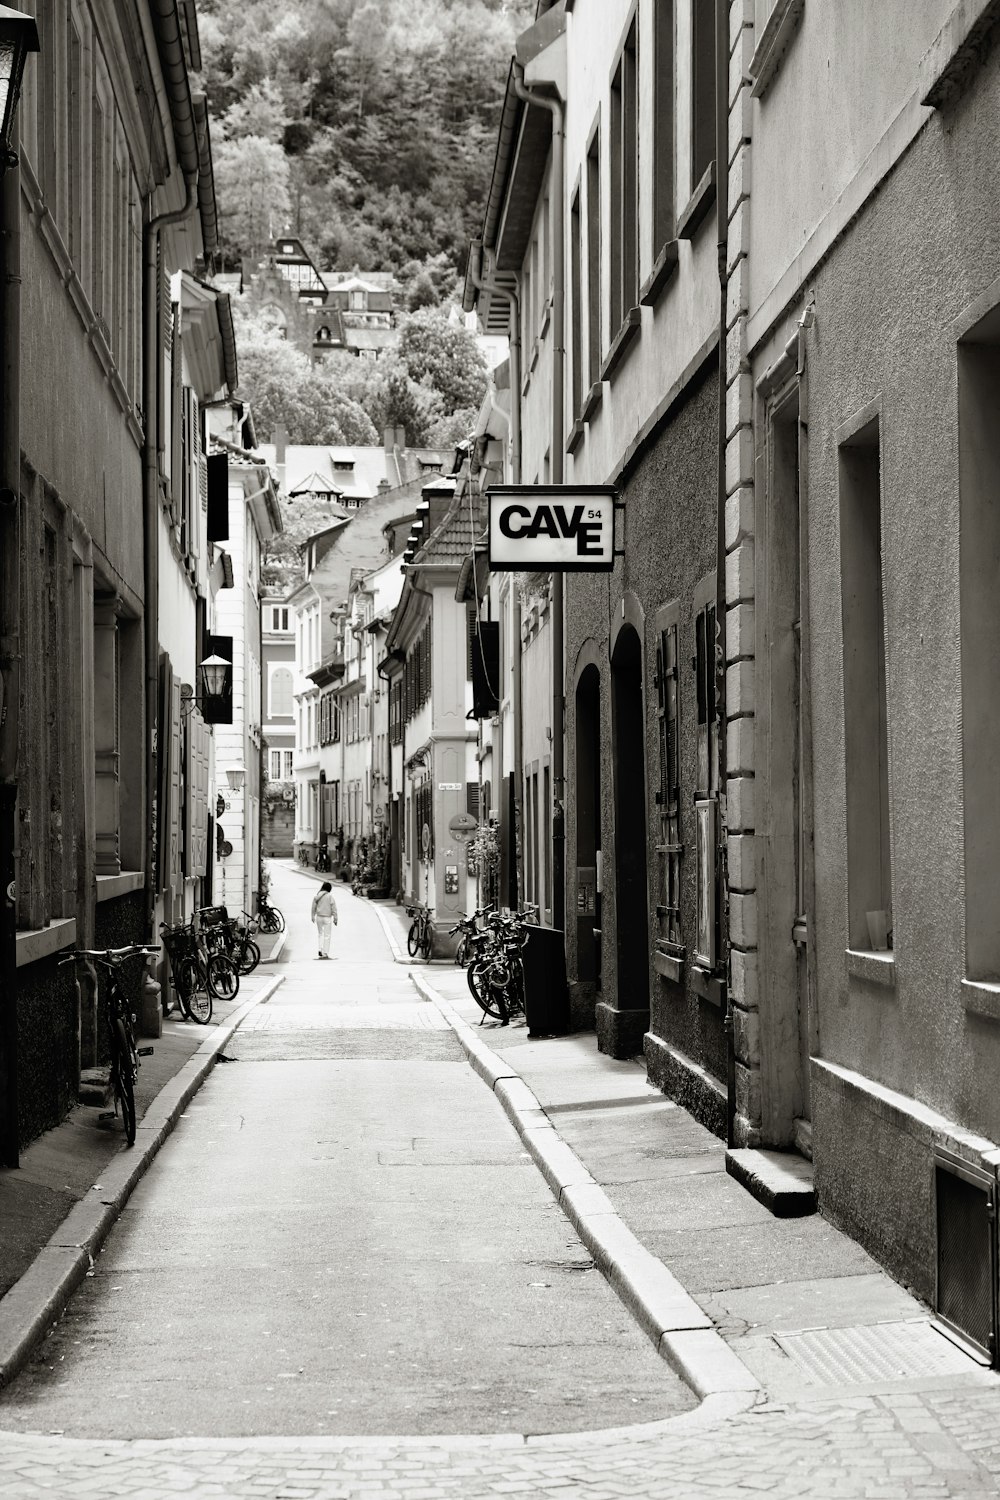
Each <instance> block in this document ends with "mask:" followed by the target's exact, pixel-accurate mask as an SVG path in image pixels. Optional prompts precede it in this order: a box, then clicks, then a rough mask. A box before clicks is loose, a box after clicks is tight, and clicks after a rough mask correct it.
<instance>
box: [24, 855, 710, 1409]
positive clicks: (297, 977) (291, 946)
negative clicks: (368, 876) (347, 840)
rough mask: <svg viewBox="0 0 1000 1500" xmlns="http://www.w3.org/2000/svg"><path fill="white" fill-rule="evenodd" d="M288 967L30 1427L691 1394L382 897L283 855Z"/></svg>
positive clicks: (220, 1069)
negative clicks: (313, 919) (392, 936)
mask: <svg viewBox="0 0 1000 1500" xmlns="http://www.w3.org/2000/svg"><path fill="white" fill-rule="evenodd" d="M281 881H282V883H281V884H280V885H278V886H277V900H278V902H279V904H280V905H281V907H282V908H283V909H284V910H285V912H286V914H287V919H288V935H287V940H286V945H285V949H284V962H282V964H281V965H280V968H281V971H282V972H283V973H284V976H285V977H284V983H283V984H282V986H281V987H280V988H279V989H278V991H277V992H276V993H275V994H274V996H273V998H272V999H271V1000H269V1001H268V1002H267V1003H266V1004H264V1005H261V1006H259V1007H258V1008H256V1009H255V1010H253V1011H251V1013H250V1014H249V1015H248V1016H247V1018H246V1019H245V1020H244V1022H243V1024H242V1025H241V1027H240V1029H239V1031H238V1032H237V1033H236V1034H235V1036H234V1038H233V1040H232V1042H231V1043H230V1044H229V1047H228V1051H227V1053H226V1055H227V1056H229V1057H232V1058H233V1059H235V1060H238V1061H234V1062H233V1063H232V1064H231V1065H229V1066H225V1065H222V1064H220V1065H218V1066H217V1067H216V1068H215V1070H214V1071H213V1072H212V1074H211V1075H210V1076H209V1079H208V1081H207V1082H206V1084H205V1085H204V1087H203V1088H202V1089H201V1090H200V1092H199V1093H198V1094H197V1095H196V1096H195V1098H194V1100H193V1101H192V1102H191V1104H190V1105H189V1106H188V1108H187V1111H186V1114H185V1117H184V1118H183V1120H182V1122H181V1123H180V1124H179V1126H178V1128H177V1130H176V1132H175V1133H174V1135H173V1136H172V1137H171V1139H170V1141H169V1142H168V1143H167V1145H166V1146H165V1147H164V1149H163V1151H162V1152H161V1153H160V1155H159V1156H158V1157H157V1159H156V1161H155V1162H154V1164H153V1166H152V1168H151V1170H150V1172H149V1174H148V1175H147V1176H146V1178H145V1179H144V1180H143V1182H142V1183H141V1184H140V1186H139V1188H138V1190H137V1191H136V1193H135V1195H134V1197H133V1198H132V1200H131V1202H130V1203H129V1205H128V1208H127V1209H126V1212H125V1214H124V1216H123V1218H122V1220H121V1222H120V1224H119V1225H118V1227H117V1228H116V1230H115V1231H114V1232H113V1234H112V1236H111V1238H110V1239H109V1241H108V1244H107V1246H106V1248H105V1250H104V1253H103V1254H102V1255H101V1257H100V1259H99V1261H98V1264H97V1267H96V1274H95V1275H94V1277H93V1278H92V1279H91V1280H89V1281H88V1282H87V1283H86V1284H85V1287H84V1288H83V1289H81V1292H80V1293H79V1294H78V1295H77V1297H76V1298H75V1300H74V1302H73V1303H72V1305H71V1307H70V1310H69V1312H68V1314H67V1316H66V1317H65V1318H64V1320H63V1322H62V1323H61V1325H60V1326H59V1328H58V1329H57V1331H56V1332H55V1333H54V1334H53V1336H52V1337H51V1338H50V1339H49V1340H48V1342H47V1344H46V1345H45V1347H44V1349H43V1350H42V1352H41V1355H40V1357H39V1359H38V1360H37V1361H36V1362H35V1364H34V1365H33V1366H32V1367H31V1369H30V1370H29V1371H27V1372H26V1373H25V1374H24V1375H23V1376H22V1378H21V1379H20V1380H19V1381H18V1382H17V1383H16V1384H15V1386H14V1388H13V1389H12V1390H11V1391H10V1393H9V1394H8V1395H7V1396H6V1398H5V1400H4V1401H3V1403H2V1406H0V1413H2V1420H3V1424H4V1425H5V1426H6V1427H8V1428H11V1427H19V1428H37V1427H39V1426H40V1425H41V1426H43V1427H44V1428H45V1429H47V1430H51V1429H58V1430H60V1431H61V1432H64V1433H66V1434H68V1435H73V1436H83V1435H91V1434H93V1433H95V1432H102V1433H106V1434H107V1435H108V1436H110V1437H129V1438H136V1437H152V1436H155V1437H171V1436H180V1435H191V1436H201V1437H208V1436H230V1435H251V1434H270V1435H285V1434H306V1433H308V1434H323V1433H363V1434H392V1433H412V1434H439V1433H449V1432H456V1433H489V1432H539V1431H542V1432H544V1431H561V1430H574V1429H577V1428H588V1427H599V1426H612V1425H617V1424H619V1423H628V1422H633V1421H637V1420H639V1421H645V1420H650V1419H653V1418H660V1417H664V1416H667V1415H669V1414H671V1413H676V1412H681V1411H684V1410H687V1409H689V1408H691V1407H692V1406H693V1405H694V1404H695V1403H694V1398H693V1396H692V1394H691V1393H690V1392H689V1391H688V1390H687V1388H686V1387H685V1386H684V1385H683V1384H682V1383H681V1382H680V1381H679V1380H678V1379H677V1378H676V1377H675V1376H673V1375H672V1373H671V1372H670V1370H669V1369H668V1368H667V1367H666V1366H665V1365H664V1364H663V1362H662V1361H661V1360H659V1359H658V1358H657V1356H656V1353H655V1350H654V1349H653V1348H652V1346H651V1345H650V1344H649V1342H648V1341H647V1340H646V1339H645V1338H644V1337H643V1335H642V1333H641V1332H640V1331H639V1330H638V1329H637V1328H636V1326H635V1325H634V1323H633V1321H632V1319H631V1318H630V1317H629V1315H628V1314H627V1312H626V1311H625V1309H624V1308H623V1307H622V1305H621V1303H620V1302H619V1300H618V1298H617V1297H616V1296H615V1294H614V1293H613V1292H612V1291H611V1289H610V1288H609V1287H608V1285H607V1283H606V1282H605V1281H604V1279H603V1277H602V1276H601V1275H600V1273H599V1272H598V1271H596V1270H595V1269H594V1268H593V1263H592V1261H591V1259H590V1257H589V1255H588V1253H587V1252H586V1250H585V1249H584V1248H583V1246H582V1245H581V1244H580V1243H579V1241H578V1240H577V1239H576V1237H575V1236H574V1234H573V1232H572V1230H571V1228H570V1226H569V1225H568V1223H567V1221H566V1219H565V1218H564V1216H563V1214H562V1212H561V1211H560V1209H559V1208H558V1207H557V1205H556V1204H555V1202H554V1201H553V1199H552V1196H551V1194H550V1192H549V1190H548V1188H547V1187H546V1185H545V1182H544V1181H543V1179H542V1177H541V1176H540V1174H539V1173H538V1171H537V1168H536V1167H535V1166H534V1164H533V1163H532V1162H531V1161H530V1159H529V1158H528V1156H527V1153H526V1152H525V1151H524V1150H523V1147H522V1146H521V1143H520V1141H519V1140H518V1138H517V1136H516V1134H515V1132H514V1131H513V1129H512V1128H511V1126H510V1124H509V1122H508V1121H507V1119H506V1118H505V1116H504V1114H503V1111H502V1109H501V1107H500V1105H499V1103H498V1102H497V1101H496V1100H495V1099H494V1098H492V1097H491V1095H490V1094H489V1092H488V1090H487V1089H486V1088H485V1087H484V1086H483V1084H482V1081H481V1080H480V1079H479V1078H478V1077H477V1075H476V1074H475V1073H474V1072H473V1071H472V1070H471V1069H470V1068H469V1067H468V1065H467V1063H466V1061H465V1057H464V1054H463V1053H462V1051H461V1048H460V1047H459V1045H458V1043H457V1041H456V1039H455V1037H454V1034H453V1033H452V1031H451V1029H450V1028H449V1027H448V1025H447V1023H446V1022H445V1020H444V1018H443V1017H442V1016H441V1014H440V1012H439V1011H438V1010H437V1009H436V1008H435V1007H434V1006H433V1005H430V1004H428V1003H427V1002H426V1001H424V1000H422V999H421V998H420V996H419V995H418V994H417V992H416V990H415V989H414V986H413V984H412V982H411V980H410V978H409V975H408V972H407V969H406V968H405V967H402V966H400V965H397V964H396V963H395V962H394V961H393V958H392V954H391V952H390V949H389V945H388V943H387V941H386V937H385V935H384V933H383V931H382V927H381V926H380V924H379V922H378V920H377V917H376V914H375V911H374V909H373V907H372V906H371V905H369V904H368V903H367V902H364V901H360V900H356V899H355V898H354V897H352V896H351V893H350V890H349V888H345V887H343V886H339V885H338V890H337V893H336V894H337V899H338V902H339V906H340V912H341V921H340V925H339V927H338V928H337V929H336V930H335V938H334V954H335V958H334V959H333V960H332V961H330V962H322V963H321V962H320V961H319V960H318V958H317V956H316V952H315V951H314V945H315V928H314V927H313V926H312V924H311V923H310V921H309V905H310V901H311V898H312V895H313V892H314V891H315V890H316V888H317V885H316V882H315V881H314V880H312V879H309V878H308V877H305V876H302V875H298V874H296V873H284V872H283V873H282V876H281Z"/></svg>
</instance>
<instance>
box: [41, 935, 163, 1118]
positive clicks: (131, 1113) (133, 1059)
mask: <svg viewBox="0 0 1000 1500" xmlns="http://www.w3.org/2000/svg"><path fill="white" fill-rule="evenodd" d="M159 951H160V950H159V948H154V947H150V946H148V945H147V944H145V943H129V944H128V946H127V947H125V948H103V949H102V948H73V949H71V950H70V951H69V952H68V953H67V954H65V956H64V957H62V958H60V959H59V964H60V967H61V966H62V965H63V964H76V963H80V962H81V961H82V962H85V963H92V964H93V965H94V966H95V967H96V968H98V969H101V970H103V971H104V973H105V974H106V975H107V977H108V981H109V984H108V1009H107V1016H108V1043H109V1046H110V1048H111V1067H110V1075H109V1077H110V1083H111V1089H112V1092H113V1094H114V1100H115V1109H114V1118H115V1119H117V1118H118V1111H119V1106H120V1107H121V1119H122V1124H123V1125H124V1127H125V1139H126V1141H127V1142H128V1144H129V1145H130V1146H134V1145H135V1129H136V1113H135V1085H136V1079H137V1077H138V1073H139V1066H140V1063H139V1059H140V1058H141V1057H151V1056H152V1053H153V1049H152V1047H137V1046H136V1044H135V1030H134V1027H135V1023H136V1014H135V1012H134V1011H133V1010H132V1008H131V1006H130V1005H128V1004H126V998H125V996H124V995H123V994H122V990H121V970H122V967H123V965H124V964H125V963H126V962H127V961H128V960H129V959H130V958H138V957H139V956H140V955H141V956H142V958H143V959H146V958H149V957H150V956H151V955H153V954H156V953H159ZM101 1118H111V1116H102V1117H101Z"/></svg>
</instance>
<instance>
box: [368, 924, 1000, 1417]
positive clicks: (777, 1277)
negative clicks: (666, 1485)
mask: <svg viewBox="0 0 1000 1500" xmlns="http://www.w3.org/2000/svg"><path fill="white" fill-rule="evenodd" d="M382 914H383V917H384V919H385V926H386V928H387V930H389V931H391V932H392V934H393V936H394V938H395V940H396V942H397V944H398V943H399V941H400V937H401V936H404V937H405V926H404V914H403V913H401V912H400V913H397V912H396V911H395V910H394V909H392V908H383V911H382ZM412 977H413V980H414V983H415V984H416V985H417V988H418V989H419V990H420V991H421V993H422V994H424V995H425V996H426V998H427V999H429V1000H431V1001H433V1002H434V1003H435V1004H436V1005H437V1006H438V1007H439V1008H440V1009H441V1010H442V1011H443V1013H444V1014H445V1016H446V1018H447V1019H448V1020H449V1021H450V1022H451V1024H452V1025H453V1026H454V1027H455V1029H456V1031H457V1032H458V1034H459V1038H460V1040H461V1042H462V1045H463V1047H464V1048H465V1050H466V1053H467V1055H468V1057H469V1060H470V1062H471V1063H472V1065H473V1067H475V1068H476V1070H477V1071H478V1072H479V1073H480V1074H481V1075H482V1076H483V1078H484V1079H485V1081H486V1082H487V1084H488V1085H489V1086H490V1087H491V1088H492V1089H493V1091H494V1093H495V1094H496V1096H497V1098H498V1099H499V1100H500V1101H501V1103H502V1104H503V1107H504V1109H505V1110H506V1112H507V1114H508V1115H509V1117H510V1118H511V1120H512V1122H513V1124H514V1125H515V1127H516V1129H517V1130H518V1131H519V1133H520V1135H521V1137H522V1139H523V1140H524V1142H525V1145H526V1146H527V1148H528V1150H529V1151H530V1152H531V1154H532V1156H533V1157H534V1159H535V1160H536V1162H537V1163H538V1165H539V1167H540V1168H541V1170H542V1172H543V1173H544V1174H545V1176H546V1178H547V1180H548V1182H549V1185H550V1187H551V1188H552V1191H553V1193H554V1195H555V1196H556V1198H557V1200H558V1201H559V1203H560V1205H561V1207H562V1208H563V1210H564V1212H565V1213H566V1215H567V1217H568V1218H569V1219H570V1221H571V1222H572V1224H573V1225H574V1228H575V1229H576V1230H577V1232H578V1233H579V1235H580V1237H581V1238H582V1239H583V1241H584V1243H585V1244H586V1245H587V1247H588V1248H589V1249H590V1251H591V1254H592V1255H593V1256H594V1259H595V1261H596V1262H597V1264H598V1265H599V1266H600V1267H601V1269H602V1270H603V1272H604V1274H605V1275H606V1276H607V1278H608V1280H609V1281H610V1282H611V1283H612V1285H613V1286H615V1288H616V1290H617V1291H618V1293H619V1295H620V1296H621V1297H622V1300H623V1301H624V1302H625V1303H626V1305H627V1306H628V1307H629V1308H630V1310H631V1311H632V1313H633V1315H634V1316H635V1317H637V1319H638V1320H639V1322H640V1323H641V1324H642V1326H643V1327H644V1328H645V1330H646V1332H647V1333H648V1334H649V1335H650V1337H651V1338H652V1339H653V1340H654V1342H656V1343H657V1345H658V1347H659V1349H660V1352H661V1354H662V1355H663V1356H664V1357H665V1358H666V1359H667V1360H668V1361H669V1362H670V1363H671V1364H672V1365H673V1366H674V1367H675V1368H677V1369H679V1370H680V1371H681V1372H682V1373H683V1374H684V1375H685V1377H686V1378H687V1379H688V1381H689V1383H690V1384H691V1385H692V1386H693V1388H694V1389H695V1390H696V1391H697V1392H698V1393H699V1394H701V1395H702V1396H707V1395H723V1394H725V1393H730V1394H731V1395H735V1394H736V1393H737V1392H745V1393H746V1395H747V1397H748V1398H749V1399H750V1400H751V1401H757V1402H760V1401H761V1400H764V1399H770V1400H772V1401H773V1400H778V1401H792V1400H794V1401H795V1402H796V1403H801V1402H803V1401H807V1402H808V1401H810V1400H814V1401H829V1400H830V1399H831V1398H832V1397H837V1398H843V1397H847V1398H850V1397H860V1396H862V1395H869V1396H870V1395H874V1394H878V1393H887V1394H892V1395H893V1396H897V1395H899V1396H903V1395H905V1394H906V1393H913V1394H916V1393H920V1392H924V1393H929V1392H935V1391H937V1392H941V1393H943V1392H945V1391H948V1392H954V1391H956V1390H961V1389H966V1390H967V1391H968V1393H969V1394H970V1395H971V1389H970V1388H972V1387H984V1386H985V1387H990V1388H992V1389H993V1391H994V1392H996V1391H997V1390H1000V1376H998V1375H997V1374H995V1373H993V1372H990V1371H987V1370H985V1369H983V1368H982V1367H981V1366H979V1365H978V1364H976V1363H975V1362H974V1361H973V1360H972V1359H970V1358H969V1357H968V1356H967V1355H966V1354H965V1353H964V1352H963V1351H961V1350H960V1349H958V1348H957V1347H956V1346H955V1345H954V1344H952V1343H951V1342H950V1341H949V1340H948V1339H946V1338H945V1337H944V1336H942V1335H941V1334H940V1333H938V1331H937V1330H936V1329H935V1328H934V1327H933V1326H932V1322H931V1314H930V1312H929V1310H928V1308H927V1307H926V1306H925V1305H924V1304H923V1303H921V1302H919V1301H918V1300H917V1299H916V1298H915V1297H913V1296H911V1295H910V1294H909V1293H908V1292H907V1291H906V1290H905V1289H904V1288H903V1287H901V1286H899V1285H898V1284H897V1283H896V1282H895V1281H893V1280H892V1279H891V1277H889V1276H888V1275H886V1273H885V1272H884V1271H883V1270H882V1269H881V1268H880V1267H879V1266H878V1265H877V1264H876V1262H875V1261H873V1260H872V1259H871V1257H870V1256H869V1255H867V1253H866V1252H865V1251H864V1250H862V1249H861V1248H860V1246H859V1245H857V1244H856V1243H855V1242H854V1241H853V1240H851V1239H849V1238H848V1237H847V1236H846V1235H844V1234H842V1233H841V1232H840V1231H839V1230H837V1229H835V1228H834V1227H833V1225H831V1224H830V1223H828V1222H827V1220H825V1219H824V1218H823V1217H822V1216H821V1215H820V1214H813V1215H811V1216H809V1217H805V1218H792V1219H787V1218H776V1217H774V1216H773V1215H772V1214H771V1212H770V1211H769V1210H768V1209H767V1208H765V1207H764V1206H763V1205H762V1204H761V1203H760V1202H758V1201H757V1200H756V1198H754V1197H753V1196H751V1194H750V1193H749V1192H748V1191H746V1189H745V1188H743V1187H742V1186H741V1185H740V1184H739V1183H738V1182H737V1181H736V1180H735V1179H734V1178H733V1177H731V1176H730V1175H729V1174H728V1172H727V1171H726V1163H725V1145H724V1144H723V1142H721V1141H720V1140H719V1139H718V1138H717V1137H716V1136H714V1135H712V1134H711V1133H710V1132H709V1131H708V1130H706V1129H704V1128H703V1127H702V1126H701V1125H699V1124H698V1123H697V1121H695V1120H694V1119H693V1118H692V1117H691V1116H690V1115H689V1114H688V1113H687V1112H686V1111H685V1110H684V1109H683V1108H681V1107H680V1106H678V1105H676V1104H674V1103H673V1102H672V1101H670V1100H669V1099H667V1098H666V1097H665V1096H664V1095H663V1094H661V1093H660V1092H659V1091H658V1090H656V1089H654V1088H653V1087H652V1086H651V1085H649V1084H648V1083H647V1081H646V1074H645V1068H644V1067H643V1066H642V1064H641V1063H638V1062H622V1061H618V1060H616V1059H614V1058H610V1057H607V1056H605V1055H604V1054H602V1053H600V1052H599V1051H598V1050H597V1042H596V1038H595V1036H594V1034H593V1033H579V1034H577V1035H573V1036H568V1037H562V1038H545V1039H540V1040H533V1039H531V1038H529V1036H528V1034H527V1031H526V1029H525V1027H524V1024H523V1021H522V1022H521V1023H520V1024H518V1023H517V1022H512V1023H511V1025H510V1026H509V1027H501V1026H500V1025H499V1023H496V1022H493V1021H491V1020H490V1019H489V1018H487V1019H486V1021H485V1022H484V1024H482V1025H480V1020H481V1012H480V1011H479V1008H478V1007H477V1006H476V1004H475V1002H474V1001H473V1000H472V998H471V996H470V995H469V992H468V988H467V983H466V977H465V974H464V972H463V971H461V970H458V969H456V968H454V967H450V968H449V967H447V966H444V965H438V964H433V965H422V964H414V965H413V966H412Z"/></svg>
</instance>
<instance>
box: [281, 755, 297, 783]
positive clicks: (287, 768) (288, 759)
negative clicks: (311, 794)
mask: <svg viewBox="0 0 1000 1500" xmlns="http://www.w3.org/2000/svg"><path fill="white" fill-rule="evenodd" d="M281 753H282V755H283V756H284V779H285V781H291V779H292V777H293V776H294V774H295V771H294V766H293V762H294V759H295V752H294V750H283V751H282V752H281Z"/></svg>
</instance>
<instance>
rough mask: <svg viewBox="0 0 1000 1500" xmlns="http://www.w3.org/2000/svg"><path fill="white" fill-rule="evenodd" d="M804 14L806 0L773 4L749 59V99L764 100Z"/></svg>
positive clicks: (790, 0)
mask: <svg viewBox="0 0 1000 1500" xmlns="http://www.w3.org/2000/svg"><path fill="white" fill-rule="evenodd" d="M804 10H805V0H775V5H774V9H773V10H772V11H771V14H770V15H769V16H768V18H767V21H766V23H765V26H764V30H763V31H762V32H761V34H760V41H759V42H758V43H757V46H756V48H755V49H754V54H753V57H752V58H751V59H750V77H751V78H752V79H753V86H752V87H751V89H750V95H751V98H753V99H763V97H764V95H765V94H766V93H767V91H768V89H769V88H770V86H771V82H772V80H773V79H774V76H775V74H776V73H777V71H778V69H779V67H780V66H781V60H782V58H783V57H784V55H785V53H786V52H787V51H788V47H789V43H790V42H791V40H792V37H793V35H794V34H795V30H796V27H797V26H798V24H799V21H800V20H801V19H802V12H803V11H804Z"/></svg>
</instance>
